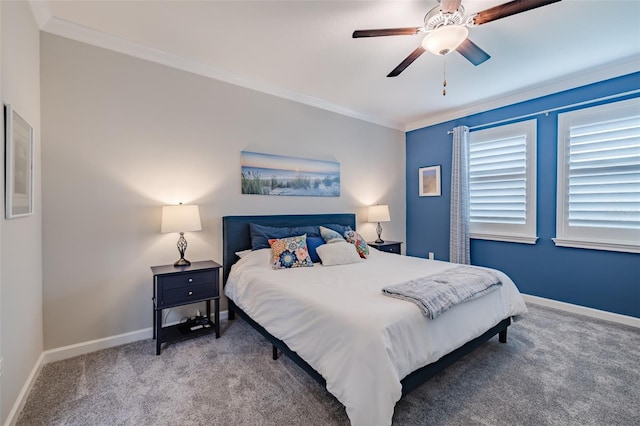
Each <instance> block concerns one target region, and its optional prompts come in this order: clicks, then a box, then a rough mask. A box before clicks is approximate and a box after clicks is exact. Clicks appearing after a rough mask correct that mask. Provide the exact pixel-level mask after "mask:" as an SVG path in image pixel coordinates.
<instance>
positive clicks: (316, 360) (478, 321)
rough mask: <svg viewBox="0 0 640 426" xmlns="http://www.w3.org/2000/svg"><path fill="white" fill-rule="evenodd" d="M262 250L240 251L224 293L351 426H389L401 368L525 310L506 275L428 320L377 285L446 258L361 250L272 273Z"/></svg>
mask: <svg viewBox="0 0 640 426" xmlns="http://www.w3.org/2000/svg"><path fill="white" fill-rule="evenodd" d="M269 257H270V250H269V249H262V250H257V251H254V252H251V253H250V254H249V255H247V256H245V257H243V258H242V259H241V260H240V261H238V262H237V263H236V264H235V265H234V266H233V268H232V270H231V274H230V276H229V279H228V281H227V284H226V287H225V294H226V295H227V296H228V297H230V298H231V299H233V301H234V302H235V303H236V304H237V305H238V306H239V307H240V308H241V309H242V310H243V311H245V312H246V313H247V314H249V315H250V316H251V317H252V318H253V319H254V320H255V321H257V322H258V323H260V324H261V325H262V326H263V327H264V328H265V329H266V330H267V331H269V333H271V334H272V335H273V336H275V337H277V338H278V339H280V340H282V341H284V342H285V343H286V344H287V345H288V346H289V348H291V349H292V350H293V351H295V352H297V353H298V355H300V356H301V357H302V358H303V359H304V360H305V361H307V363H309V364H310V365H311V366H312V367H313V368H314V369H315V370H316V371H318V372H319V373H320V374H321V375H322V376H323V377H324V378H325V379H326V381H327V390H328V391H329V392H331V393H332V394H333V395H334V396H335V397H336V398H337V399H338V400H339V401H340V402H341V403H342V404H343V405H344V406H345V408H346V411H347V415H348V416H349V419H350V420H351V423H352V424H353V425H367V426H373V425H389V424H391V419H392V416H393V409H394V406H395V403H396V402H397V401H398V400H399V399H400V397H401V383H400V380H402V379H403V378H404V377H405V376H406V375H407V374H409V373H411V372H412V371H414V370H416V369H418V368H420V367H422V366H424V365H426V364H429V363H432V362H434V361H437V360H438V359H439V358H441V357H442V356H443V355H445V354H447V353H449V352H451V351H452V350H454V349H456V348H458V347H460V346H462V345H463V344H464V343H466V342H467V341H469V340H472V339H474V338H476V337H478V336H480V335H481V334H483V333H484V332H485V331H486V330H488V329H489V328H491V327H493V326H494V325H496V324H498V323H499V322H500V321H501V320H503V319H504V318H506V317H508V316H513V315H519V314H523V313H525V312H526V310H527V309H526V306H525V304H524V301H523V300H522V297H521V296H520V293H519V292H518V290H517V288H516V286H515V285H514V284H513V282H512V281H511V280H510V279H509V278H508V277H507V276H506V275H505V274H503V273H502V272H500V271H496V272H497V273H498V275H499V277H500V279H501V280H502V283H503V285H502V286H501V287H500V289H499V290H498V291H493V292H491V293H489V294H487V295H485V296H482V297H480V298H478V299H475V300H471V301H468V302H465V303H462V304H460V305H457V306H454V307H453V308H452V309H450V310H449V311H446V312H444V313H443V314H442V315H441V316H440V317H438V318H437V319H435V320H430V319H427V318H426V317H425V316H424V315H423V314H422V313H421V312H420V309H419V308H418V307H417V306H416V305H415V304H413V303H411V302H407V301H403V300H398V299H393V298H390V297H387V296H384V295H383V294H382V292H381V288H382V287H384V286H386V285H390V284H396V283H401V282H404V281H408V280H411V279H415V278H419V277H422V276H425V275H429V274H434V273H438V272H440V271H444V270H446V269H448V268H451V267H454V266H455V265H454V264H451V263H448V262H440V261H432V260H426V259H421V258H415V257H408V256H399V255H397V254H389V253H383V252H380V251H377V250H375V249H373V248H371V255H370V256H369V258H368V259H367V260H365V261H363V262H361V263H355V264H351V265H340V266H322V265H321V264H315V265H314V266H313V267H311V268H294V269H281V270H273V269H271V265H270V262H269Z"/></svg>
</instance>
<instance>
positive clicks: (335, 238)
mask: <svg viewBox="0 0 640 426" xmlns="http://www.w3.org/2000/svg"><path fill="white" fill-rule="evenodd" d="M320 235H321V236H322V239H323V240H324V242H325V243H327V244H329V243H336V242H342V241H344V238H343V237H342V235H340V233H339V232H336V231H334V230H333V229H329V228H325V227H324V226H321V227H320Z"/></svg>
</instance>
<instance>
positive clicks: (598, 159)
mask: <svg viewBox="0 0 640 426" xmlns="http://www.w3.org/2000/svg"><path fill="white" fill-rule="evenodd" d="M568 157H569V158H568V161H569V164H568V168H569V171H568V192H569V198H568V222H569V226H584V227H600V228H622V229H640V116H638V115H637V114H636V115H634V114H633V111H628V113H627V114H625V115H624V116H622V117H619V118H616V119H611V120H606V121H600V122H596V123H590V124H584V125H572V126H570V128H569V156H568Z"/></svg>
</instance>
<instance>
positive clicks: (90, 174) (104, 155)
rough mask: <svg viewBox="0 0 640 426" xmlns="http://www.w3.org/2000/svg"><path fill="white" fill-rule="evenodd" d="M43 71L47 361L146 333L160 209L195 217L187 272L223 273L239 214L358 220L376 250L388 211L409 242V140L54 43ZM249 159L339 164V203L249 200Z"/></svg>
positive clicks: (163, 254)
mask: <svg viewBox="0 0 640 426" xmlns="http://www.w3.org/2000/svg"><path fill="white" fill-rule="evenodd" d="M41 66H42V117H43V121H42V127H43V137H42V138H43V152H42V155H43V232H44V234H43V235H44V241H43V245H44V249H43V253H44V262H43V265H44V266H43V270H44V293H43V294H44V346H45V348H46V349H51V348H56V347H62V346H66V345H70V344H74V343H80V342H85V341H89V340H92V339H98V338H103V337H108V336H113V335H118V334H121V333H126V332H131V331H135V330H140V329H143V328H146V327H150V326H151V319H152V305H151V294H152V285H151V273H150V270H149V266H151V265H159V264H166V263H172V262H174V261H175V260H176V259H177V250H176V247H175V243H176V240H177V235H173V234H160V232H159V229H160V211H161V209H160V206H162V205H164V204H177V203H178V202H184V203H197V204H199V205H200V213H201V216H202V223H203V231H202V232H195V233H188V234H187V235H186V238H187V240H188V242H189V248H188V250H187V258H188V259H190V260H203V259H213V260H215V261H218V262H221V261H222V235H221V232H222V230H221V217H222V216H224V215H232V214H243V215H246V214H276V213H277V214H284V213H312V212H327V213H328V212H355V213H356V214H357V219H358V222H359V223H358V229H359V230H360V232H361V233H362V234H363V236H364V237H365V238H367V239H371V238H375V228H374V224H370V223H366V222H365V221H366V206H368V205H370V204H375V203H377V202H380V203H387V204H389V206H390V210H391V219H392V221H391V222H390V223H387V224H385V225H384V236H385V238H387V239H390V240H394V239H395V240H401V241H404V239H405V179H404V167H405V166H404V164H405V155H404V149H405V148H404V133H403V132H400V131H397V130H391V129H388V128H385V127H381V126H377V125H374V124H371V123H367V122H364V121H360V120H356V119H353V118H348V117H345V116H341V115H338V114H335V113H332V112H328V111H325V110H321V109H317V108H314V107H309V106H306V105H302V104H298V103H295V102H292V101H288V100H284V99H281V98H277V97H273V96H270V95H266V94H262V93H259V92H255V91H251V90H248V89H244V88H240V87H237V86H233V85H230V84H227V83H223V82H220V81H216V80H212V79H208V78H205V77H202V76H198V75H194V74H190V73H187V72H183V71H179V70H175V69H172V68H168V67H165V66H162V65H158V64H154V63H150V62H146V61H143V60H139V59H135V58H132V57H128V56H125V55H122V54H118V53H114V52H111V51H108V50H104V49H101V48H96V47H93V46H89V45H86V44H82V43H78V42H75V41H71V40H68V39H64V38H60V37H57V36H53V35H50V34H45V33H43V34H42V35H41ZM242 150H249V151H256V152H264V153H270V154H280V155H290V156H296V157H304V158H314V159H320V160H332V161H338V162H340V165H341V179H342V186H341V196H340V197H275V196H272V197H269V196H255V195H241V194H240V151H242ZM224 307H226V304H225V303H223V309H224ZM190 309H191V310H186V311H182V312H175V311H172V312H170V313H169V316H168V318H167V320H168V321H175V320H178V319H180V317H181V316H182V315H185V314H186V315H191V314H193V310H194V309H195V308H190Z"/></svg>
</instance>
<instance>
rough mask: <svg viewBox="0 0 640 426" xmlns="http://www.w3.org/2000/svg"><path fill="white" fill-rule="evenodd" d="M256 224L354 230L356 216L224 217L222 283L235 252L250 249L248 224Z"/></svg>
mask: <svg viewBox="0 0 640 426" xmlns="http://www.w3.org/2000/svg"><path fill="white" fill-rule="evenodd" d="M250 223H256V224H258V225H264V226H274V227H288V226H304V225H326V224H331V223H335V224H338V225H349V226H350V227H351V229H356V215H355V214H353V213H338V214H298V215H275V216H224V217H223V218H222V263H223V266H224V272H223V281H222V282H223V283H226V282H227V277H228V276H229V272H230V271H231V265H233V264H234V263H236V261H237V260H238V256H236V252H237V251H241V250H246V249H250V248H251V235H250V234H249V224H250Z"/></svg>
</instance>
